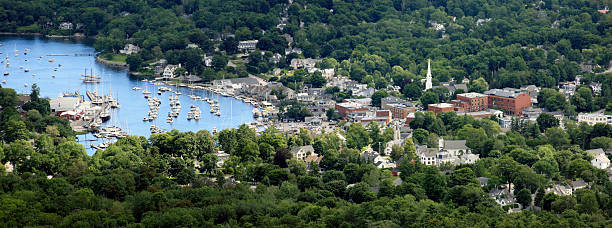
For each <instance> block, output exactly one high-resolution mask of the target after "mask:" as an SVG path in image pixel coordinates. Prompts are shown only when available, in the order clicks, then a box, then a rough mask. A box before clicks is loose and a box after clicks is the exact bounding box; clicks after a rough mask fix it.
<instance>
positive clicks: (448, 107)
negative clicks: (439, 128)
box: [427, 103, 455, 114]
mask: <svg viewBox="0 0 612 228" xmlns="http://www.w3.org/2000/svg"><path fill="white" fill-rule="evenodd" d="M427 110H429V111H432V112H433V113H435V114H438V113H445V112H450V111H455V107H454V106H453V105H452V104H449V103H438V104H430V105H428V106H427Z"/></svg>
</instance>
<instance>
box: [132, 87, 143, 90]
mask: <svg viewBox="0 0 612 228" xmlns="http://www.w3.org/2000/svg"><path fill="white" fill-rule="evenodd" d="M141 89H142V88H140V87H134V88H132V90H141Z"/></svg>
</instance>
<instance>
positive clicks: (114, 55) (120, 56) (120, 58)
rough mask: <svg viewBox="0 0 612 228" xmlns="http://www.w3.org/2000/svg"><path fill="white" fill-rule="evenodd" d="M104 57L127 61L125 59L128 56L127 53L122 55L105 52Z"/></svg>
mask: <svg viewBox="0 0 612 228" xmlns="http://www.w3.org/2000/svg"><path fill="white" fill-rule="evenodd" d="M102 58H104V59H106V60H108V61H113V62H121V63H125V59H126V58H127V55H121V54H103V55H102Z"/></svg>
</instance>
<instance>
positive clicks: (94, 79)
mask: <svg viewBox="0 0 612 228" xmlns="http://www.w3.org/2000/svg"><path fill="white" fill-rule="evenodd" d="M89 70H90V72H91V73H90V74H87V68H85V73H84V74H82V75H81V76H82V78H81V80H83V82H84V83H99V82H100V76H96V75H94V73H93V68H91V69H89Z"/></svg>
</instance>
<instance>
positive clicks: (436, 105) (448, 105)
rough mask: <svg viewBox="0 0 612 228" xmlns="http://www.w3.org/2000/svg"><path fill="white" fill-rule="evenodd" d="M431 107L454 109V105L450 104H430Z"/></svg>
mask: <svg viewBox="0 0 612 228" xmlns="http://www.w3.org/2000/svg"><path fill="white" fill-rule="evenodd" d="M429 107H434V108H452V107H454V106H453V105H452V104H449V103H438V104H429Z"/></svg>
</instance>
